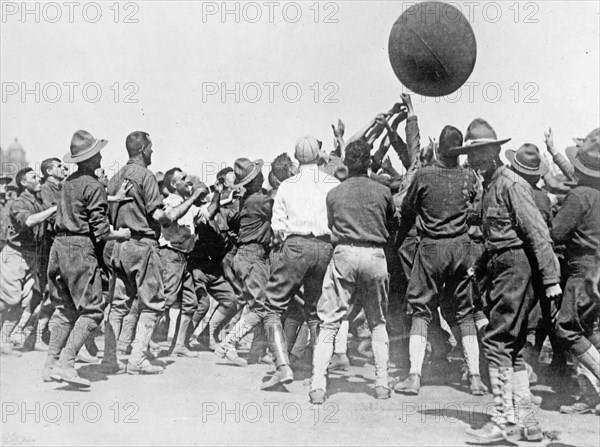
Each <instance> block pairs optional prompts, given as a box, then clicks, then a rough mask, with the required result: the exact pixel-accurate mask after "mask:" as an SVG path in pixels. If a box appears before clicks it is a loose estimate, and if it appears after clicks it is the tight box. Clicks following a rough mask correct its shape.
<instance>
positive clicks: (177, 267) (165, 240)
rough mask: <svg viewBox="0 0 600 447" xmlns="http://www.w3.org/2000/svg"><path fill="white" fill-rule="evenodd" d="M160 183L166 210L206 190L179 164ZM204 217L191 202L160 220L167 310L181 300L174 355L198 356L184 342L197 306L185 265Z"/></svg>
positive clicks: (191, 281) (161, 254)
mask: <svg viewBox="0 0 600 447" xmlns="http://www.w3.org/2000/svg"><path fill="white" fill-rule="evenodd" d="M163 183H164V185H165V187H166V188H167V190H168V191H169V195H168V196H167V197H166V198H165V199H164V200H163V203H164V204H165V211H166V212H169V210H171V209H172V208H175V207H177V206H179V205H181V204H182V203H183V202H184V201H185V200H187V199H192V203H193V202H194V201H196V199H198V198H199V197H200V196H201V195H204V196H206V194H208V189H206V188H203V187H198V188H195V189H194V187H193V185H192V181H191V179H190V178H189V176H188V175H187V174H186V173H185V172H183V171H182V170H181V169H180V168H172V169H169V170H168V171H167V172H165V176H164V179H163ZM217 196H219V194H217ZM218 198H219V197H217V200H218ZM203 217H204V216H203V215H202V213H201V209H200V208H199V207H198V206H196V205H191V206H190V207H189V209H188V210H187V212H186V213H185V214H184V215H183V216H181V217H180V218H179V219H178V220H177V221H175V222H173V223H170V224H168V225H165V224H163V226H162V232H161V236H160V239H159V241H158V243H159V247H160V249H159V251H158V252H159V254H160V260H161V262H162V264H163V282H164V287H165V299H166V304H165V309H166V313H168V311H169V309H171V307H172V306H173V305H174V304H175V303H176V302H177V301H181V319H180V323H179V330H178V333H177V334H176V339H175V346H174V348H173V351H172V355H174V356H176V357H197V353H195V352H192V351H190V350H189V349H188V348H187V346H186V341H187V340H186V338H187V334H188V328H189V327H190V324H191V323H192V316H193V315H194V311H195V310H196V308H197V307H198V298H197V297H196V293H195V288H194V280H193V277H192V274H191V271H190V269H189V268H188V257H189V255H190V253H191V252H192V250H193V248H194V243H195V241H196V231H195V228H196V225H197V224H198V223H199V221H200V220H201V219H202V218H203Z"/></svg>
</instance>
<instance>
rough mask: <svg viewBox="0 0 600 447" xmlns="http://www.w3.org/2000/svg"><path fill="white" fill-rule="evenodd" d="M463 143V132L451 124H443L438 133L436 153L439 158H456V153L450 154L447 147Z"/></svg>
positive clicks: (458, 145)
mask: <svg viewBox="0 0 600 447" xmlns="http://www.w3.org/2000/svg"><path fill="white" fill-rule="evenodd" d="M462 145H463V134H462V132H461V131H460V130H458V129H457V128H456V127H453V126H445V127H444V128H443V129H442V132H441V133H440V140H439V144H438V155H439V156H440V157H441V158H445V159H449V160H455V161H457V160H458V155H451V154H449V153H448V149H450V148H452V147H460V146H462Z"/></svg>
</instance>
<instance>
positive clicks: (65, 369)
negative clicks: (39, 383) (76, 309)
mask: <svg viewBox="0 0 600 447" xmlns="http://www.w3.org/2000/svg"><path fill="white" fill-rule="evenodd" d="M97 327H98V324H97V323H96V322H95V321H94V320H93V319H91V318H88V317H79V318H78V319H77V321H76V322H75V325H74V326H73V330H72V331H71V333H70V334H69V338H68V340H67V344H66V346H65V347H64V349H63V350H62V352H61V354H60V360H59V366H58V367H55V368H54V370H53V372H52V374H51V376H50V377H52V380H56V381H58V382H67V383H68V384H70V385H73V386H76V387H78V388H89V387H90V386H91V383H90V381H89V380H87V379H84V378H83V377H79V375H78V374H77V371H76V370H75V358H76V357H77V353H78V352H79V350H80V349H81V347H82V346H83V345H84V344H85V341H86V340H87V338H88V337H89V335H90V334H91V333H92V332H93V331H94V330H95V329H96V328H97Z"/></svg>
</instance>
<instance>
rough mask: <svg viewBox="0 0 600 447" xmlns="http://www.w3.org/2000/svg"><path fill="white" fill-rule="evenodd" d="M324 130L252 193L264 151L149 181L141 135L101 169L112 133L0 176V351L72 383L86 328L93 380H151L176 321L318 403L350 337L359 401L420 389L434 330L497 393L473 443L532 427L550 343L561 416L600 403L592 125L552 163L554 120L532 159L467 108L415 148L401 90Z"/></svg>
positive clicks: (186, 344)
mask: <svg viewBox="0 0 600 447" xmlns="http://www.w3.org/2000/svg"><path fill="white" fill-rule="evenodd" d="M404 121H405V126H406V128H405V135H404V138H403V137H402V136H401V135H400V133H399V132H398V131H397V129H398V127H399V125H400V123H402V122H404ZM332 127H333V130H334V150H332V151H331V152H330V153H326V152H325V151H324V150H323V149H322V143H321V142H320V141H319V140H317V139H316V138H315V137H312V136H304V137H301V138H299V139H298V140H297V143H296V147H295V151H294V157H295V159H296V162H294V161H292V159H291V157H290V156H289V155H287V154H282V155H280V156H278V157H277V158H276V159H275V160H274V161H273V162H272V163H271V164H270V167H269V174H268V179H267V180H268V185H269V188H268V189H265V178H264V176H263V167H264V163H263V161H262V160H260V159H259V160H251V159H249V158H238V159H237V160H235V163H234V165H233V166H232V167H226V168H224V169H222V170H221V171H220V172H219V173H218V174H217V176H216V177H217V180H216V182H215V183H214V184H213V185H211V186H210V187H208V186H207V185H206V184H204V183H201V182H194V181H193V177H192V176H191V175H189V174H188V173H186V172H185V171H184V170H183V169H180V168H177V167H173V168H171V169H169V170H167V171H166V172H165V173H164V174H162V173H156V175H155V174H153V173H152V172H151V171H150V170H149V169H148V167H149V166H150V164H151V162H152V153H153V147H152V141H151V139H150V136H149V134H148V133H146V132H141V131H136V132H132V133H131V134H129V135H128V136H127V139H126V142H125V146H126V149H127V154H128V157H129V159H128V161H127V163H126V164H125V165H124V167H123V168H122V169H120V170H119V172H118V173H117V174H116V175H115V176H114V177H112V178H111V179H110V180H108V179H107V177H106V175H105V173H104V171H103V170H102V167H101V158H102V156H101V150H102V149H103V148H104V147H105V146H106V144H107V141H106V140H99V139H96V138H94V137H93V136H92V135H91V134H90V133H88V132H86V131H83V130H79V131H77V132H75V134H74V135H73V137H72V140H71V146H70V152H69V153H68V154H67V155H66V156H65V157H64V158H63V161H62V162H61V160H60V159H58V158H50V159H47V160H44V161H43V162H42V163H41V165H40V171H41V172H40V173H39V175H38V173H37V172H36V171H35V170H33V169H31V168H26V169H22V170H20V171H19V172H18V173H17V174H16V176H15V178H14V179H10V178H2V179H0V185H1V188H2V189H0V201H1V202H0V203H1V205H2V210H1V216H2V221H1V222H2V251H1V253H0V256H1V258H2V259H1V264H0V267H1V276H0V292H1V297H0V311H1V328H2V334H1V335H2V336H1V353H2V355H3V356H21V355H22V351H27V350H33V349H39V350H45V351H47V358H46V361H45V364H44V366H43V369H42V371H41V375H42V379H43V380H44V381H58V382H65V383H68V384H70V385H73V386H75V387H81V388H87V387H89V386H90V385H91V384H90V381H89V380H87V379H86V378H85V377H82V376H80V375H79V373H78V371H77V369H76V368H75V363H76V361H78V360H82V361H93V360H94V359H95V358H96V355H97V354H98V348H97V346H96V344H95V340H96V339H97V338H99V337H100V336H103V341H104V343H103V344H104V347H103V355H102V360H101V364H100V368H101V370H102V372H103V373H104V374H119V373H128V374H132V375H138V374H159V373H162V372H164V369H165V365H164V363H162V362H161V361H160V359H159V358H157V349H156V348H157V346H158V347H160V345H158V344H157V342H161V341H166V340H168V338H169V334H172V344H171V345H170V348H169V352H168V355H170V356H172V357H186V358H193V357H197V356H198V351H199V349H210V350H211V351H214V353H215V355H217V356H218V357H219V358H222V359H227V360H228V361H229V362H232V363H234V364H235V365H238V366H240V367H245V366H247V365H248V363H258V362H270V363H272V364H273V365H274V372H273V373H272V374H271V375H269V376H268V377H267V378H266V379H265V380H264V381H263V383H262V384H261V388H262V389H272V388H273V387H277V386H283V385H286V384H289V383H291V382H292V381H293V380H294V370H295V369H296V368H300V367H302V365H303V364H304V365H305V366H306V364H308V365H310V366H311V367H312V378H311V379H310V392H309V399H310V401H311V402H312V403H313V404H322V403H324V402H325V400H326V399H327V377H328V373H329V372H331V371H333V370H340V369H341V370H344V369H345V370H347V369H348V367H349V365H350V363H349V359H348V356H347V346H348V340H349V338H350V339H352V338H359V339H362V340H363V341H364V340H365V339H366V338H368V339H369V343H366V344H365V343H363V344H362V345H361V346H362V351H363V352H367V353H368V354H369V355H371V356H372V361H373V363H374V366H375V381H374V384H373V388H374V396H375V397H376V398H378V399H387V398H389V397H390V396H391V391H392V390H393V391H395V392H397V393H402V394H408V395H416V394H418V393H419V391H420V387H421V376H422V371H423V367H424V362H425V359H426V357H429V358H437V359H442V360H440V361H442V362H443V361H447V354H448V348H447V343H445V342H442V343H439V342H437V341H436V339H438V338H439V337H436V336H435V334H445V337H446V339H453V340H454V342H455V345H456V346H458V347H461V348H462V355H463V357H464V365H465V367H464V370H465V376H464V379H465V380H466V381H467V382H468V390H469V391H470V392H471V393H472V394H473V395H475V396H481V395H484V394H486V393H488V392H489V391H488V390H489V389H491V393H492V394H493V397H494V405H495V412H494V415H493V417H492V419H491V421H490V422H489V423H488V424H486V425H485V426H484V427H482V428H480V429H469V430H468V431H467V433H468V435H469V436H471V437H473V438H474V439H475V440H477V441H483V442H488V441H496V440H502V439H505V438H506V437H508V436H512V435H515V436H519V437H523V438H525V439H529V440H539V439H541V436H542V432H541V429H540V427H539V424H538V423H537V422H536V421H534V420H532V419H531V418H527V417H525V415H526V413H527V412H526V409H527V408H531V406H535V405H539V404H540V400H541V399H540V398H539V397H538V396H535V395H533V394H532V393H531V391H530V383H531V382H532V381H534V380H535V376H536V373H537V372H539V364H540V361H539V358H540V352H541V351H542V349H543V346H544V342H545V340H546V338H548V339H549V342H550V344H551V346H552V362H551V364H550V366H549V368H550V371H552V374H555V375H557V376H560V377H565V376H567V375H568V374H569V371H571V370H570V364H571V359H572V360H574V363H575V369H576V371H575V374H576V377H577V379H578V383H579V386H580V391H581V398H580V399H579V400H578V401H577V402H575V403H574V404H573V405H565V406H563V407H562V408H561V411H564V412H568V413H585V412H593V411H598V408H597V405H598V403H599V402H600V397H599V391H600V371H599V367H600V355H599V354H598V349H599V348H600V335H599V332H598V318H599V315H600V292H599V279H600V271H599V267H598V264H599V263H598V254H599V244H600V183H599V178H600V130H599V129H596V130H594V131H592V132H591V133H590V134H589V135H588V136H587V137H585V138H581V139H576V140H575V145H574V146H572V147H568V148H567V149H566V157H565V155H563V154H562V153H561V152H559V151H557V150H556V148H555V147H554V143H553V135H552V131H551V130H549V131H548V132H546V134H545V142H546V149H547V151H548V152H547V153H546V152H541V151H540V150H539V149H538V147H536V146H535V145H533V144H529V143H526V144H523V145H522V146H520V147H519V149H518V150H516V151H512V150H507V151H506V152H505V156H506V158H507V159H508V161H509V162H510V164H509V165H504V164H503V162H502V161H501V158H500V153H501V149H502V146H503V145H504V144H506V143H507V142H508V141H509V139H506V138H505V139H499V138H498V137H497V135H496V133H495V131H494V129H493V128H492V126H491V125H490V124H489V123H488V122H487V121H485V120H483V119H475V120H474V121H473V122H471V124H470V125H469V126H468V128H467V130H466V133H465V134H464V136H463V134H462V132H461V131H460V130H459V129H457V128H455V127H453V126H450V125H448V126H445V127H444V128H443V129H442V131H441V134H440V135H439V139H438V140H437V142H434V141H430V144H429V145H427V146H424V147H421V143H420V135H419V127H418V119H417V116H416V114H415V111H414V108H413V105H412V102H411V98H410V96H409V95H405V94H403V95H402V101H401V102H400V103H398V104H395V105H394V107H392V109H391V110H390V111H388V112H386V113H382V114H379V115H377V116H376V117H375V118H374V119H372V120H369V122H368V123H367V124H366V125H365V126H364V127H363V128H362V129H360V130H359V131H358V132H357V133H356V134H355V135H353V136H352V137H351V138H349V139H348V141H345V140H344V133H345V129H344V125H343V123H342V122H341V121H340V122H339V123H338V125H337V126H332ZM377 140H380V144H379V147H378V148H377V149H374V148H373V145H374V143H375V142H376V141H377ZM390 147H391V148H393V150H394V151H395V152H396V154H397V155H398V158H399V160H400V161H401V163H402V165H403V168H404V169H401V172H403V174H400V173H399V172H398V171H397V170H396V169H395V168H394V166H393V165H392V162H391V161H390V158H389V157H386V153H387V152H388V150H389V148H390ZM544 160H545V161H544ZM65 163H66V164H76V165H77V169H76V170H74V172H72V173H71V174H70V175H68V174H69V170H68V169H67V167H66V165H65ZM15 192H16V196H15ZM563 291H564V292H563ZM102 322H104V325H103V326H102V327H101V323H102ZM390 332H391V333H392V334H400V336H399V337H395V338H392V337H390V335H389V334H390ZM249 334H252V336H251V337H247V336H248V335H249ZM247 338H251V339H252V342H251V346H250V349H249V353H248V355H246V354H245V353H243V352H242V350H240V345H243V344H244V343H245V340H247ZM390 339H393V340H397V341H398V343H397V344H398V346H393V345H394V343H392V348H394V349H400V350H402V351H403V352H404V354H405V355H404V357H403V359H404V360H403V361H404V363H405V365H406V366H407V369H408V366H409V367H410V369H409V370H408V371H407V372H408V374H407V375H405V376H404V377H401V378H392V377H389V376H388V369H389V362H390ZM16 345H18V346H19V347H20V350H18V349H17V347H16ZM21 345H22V347H21ZM365 346H367V347H365ZM480 350H482V351H483V355H480ZM240 354H242V355H240ZM127 355H128V359H127V361H126V362H125V358H126V357H127ZM244 357H245V358H244ZM90 358H92V360H90ZM480 364H481V365H485V367H484V368H481V370H480ZM400 379H402V380H400Z"/></svg>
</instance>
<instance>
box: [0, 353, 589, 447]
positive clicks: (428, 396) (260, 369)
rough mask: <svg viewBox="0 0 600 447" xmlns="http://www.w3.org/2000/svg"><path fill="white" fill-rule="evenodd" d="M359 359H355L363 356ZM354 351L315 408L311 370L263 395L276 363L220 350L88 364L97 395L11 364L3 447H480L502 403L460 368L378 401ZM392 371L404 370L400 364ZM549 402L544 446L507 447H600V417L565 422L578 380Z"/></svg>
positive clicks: (549, 387) (18, 362)
mask: <svg viewBox="0 0 600 447" xmlns="http://www.w3.org/2000/svg"><path fill="white" fill-rule="evenodd" d="M353 352H354V351H351V354H352V353H353ZM355 354H356V355H351V362H352V366H351V368H350V371H348V372H344V373H340V374H331V375H330V380H329V390H328V392H329V395H330V397H329V400H328V401H327V402H326V404H325V405H323V406H313V405H311V404H310V402H309V401H308V386H307V380H306V379H307V378H308V377H309V371H307V370H303V369H298V370H296V371H295V374H296V381H295V382H294V383H292V384H291V385H289V386H287V387H285V388H283V387H282V388H280V389H278V390H276V391H269V392H266V391H260V390H259V385H260V383H261V381H262V380H263V379H264V378H265V377H267V376H268V374H269V373H270V372H271V371H272V370H273V367H272V366H269V365H251V366H249V367H247V368H239V367H236V366H233V365H229V364H227V363H226V362H225V361H223V360H220V359H218V358H216V357H215V356H214V354H212V353H211V352H202V353H201V356H200V357H199V358H197V359H173V358H169V357H164V358H162V359H161V361H162V362H164V363H166V364H167V367H166V371H165V373H164V374H162V375H158V376H136V377H133V376H128V375H118V376H110V377H107V376H105V375H103V374H102V373H101V372H100V368H99V365H93V364H92V365H87V364H79V365H78V368H79V371H80V374H81V375H82V376H84V377H86V378H88V379H90V380H91V381H92V382H93V383H92V387H91V388H90V389H89V390H86V391H80V390H76V389H74V388H71V387H70V386H65V385H64V384H60V383H43V382H42V380H41V379H40V373H41V370H42V365H43V362H44V359H45V356H46V354H45V353H43V352H28V353H25V354H24V355H23V357H22V358H12V357H2V358H1V363H0V368H1V369H0V376H1V385H0V394H1V396H0V397H1V401H2V429H1V431H2V437H1V440H2V442H1V443H2V445H57V446H58V445H60V446H62V445H64V446H71V445H73V446H80V445H140V446H141V445H256V446H258V445H260V446H263V445H309V444H310V445H360V446H363V445H406V446H415V445H422V446H431V445H440V446H452V445H468V442H469V439H468V438H467V436H466V435H465V430H466V429H467V428H468V427H469V426H481V425H483V424H484V423H485V422H486V420H487V414H490V413H491V403H492V397H491V395H489V394H488V395H486V396H484V397H473V396H471V395H470V394H468V393H467V392H466V389H465V385H464V384H461V383H460V380H459V378H460V374H459V371H458V370H459V365H458V363H459V362H452V363H451V364H450V365H448V367H447V368H444V370H442V371H440V370H438V371H434V373H433V375H431V376H430V378H429V379H425V378H424V380H423V381H424V384H423V387H422V389H421V394H420V395H419V396H416V397H408V396H403V395H399V394H395V395H393V396H392V398H391V399H388V400H376V399H375V398H374V393H373V389H372V384H373V376H374V369H373V367H372V365H370V364H368V363H367V362H366V359H365V358H364V357H361V356H360V355H358V354H357V353H355ZM391 372H392V375H393V376H394V375H398V374H402V371H399V370H398V369H396V368H392V369H391ZM540 381H541V382H546V384H542V385H537V386H535V387H534V391H535V394H537V395H540V396H542V397H543V398H544V402H543V403H542V406H541V409H539V411H537V412H535V413H533V414H531V415H530V416H529V417H530V418H535V419H537V420H539V421H540V422H541V424H542V427H543V430H544V432H545V438H544V441H543V442H542V443H537V444H532V443H527V442H523V441H522V442H515V443H513V442H506V443H504V444H502V445H547V446H554V447H558V446H578V447H581V446H598V445H599V439H600V437H599V432H600V417H598V416H595V415H577V416H574V415H562V414H560V413H559V412H558V408H559V406H560V405H561V404H564V403H570V402H572V401H573V400H574V393H575V392H576V383H574V381H573V380H570V379H569V380H566V379H565V380H562V381H560V382H558V383H557V382H556V381H554V382H553V381H551V380H540Z"/></svg>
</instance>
